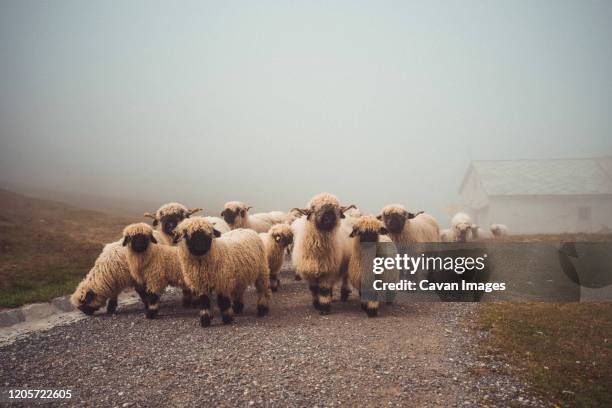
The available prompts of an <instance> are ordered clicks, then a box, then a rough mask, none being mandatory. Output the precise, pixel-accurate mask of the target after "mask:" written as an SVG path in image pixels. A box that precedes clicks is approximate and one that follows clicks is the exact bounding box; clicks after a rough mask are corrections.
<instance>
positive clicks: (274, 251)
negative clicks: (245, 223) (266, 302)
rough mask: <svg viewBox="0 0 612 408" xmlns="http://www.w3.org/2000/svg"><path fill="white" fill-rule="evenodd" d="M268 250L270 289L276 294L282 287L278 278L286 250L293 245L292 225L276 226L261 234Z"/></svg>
mask: <svg viewBox="0 0 612 408" xmlns="http://www.w3.org/2000/svg"><path fill="white" fill-rule="evenodd" d="M259 237H260V238H261V240H262V241H263V243H264V247H265V248H266V258H267V260H268V267H269V269H270V289H272V292H276V291H277V290H278V287H279V285H280V278H279V276H278V274H279V272H280V269H281V267H282V266H283V260H284V255H285V249H286V248H287V247H288V246H289V245H291V244H292V243H293V230H292V229H291V226H290V225H287V224H276V225H273V226H272V227H271V228H270V230H269V231H268V232H261V233H259Z"/></svg>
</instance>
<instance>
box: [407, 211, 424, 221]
mask: <svg viewBox="0 0 612 408" xmlns="http://www.w3.org/2000/svg"><path fill="white" fill-rule="evenodd" d="M424 212H425V211H419V212H418V213H416V214H413V213H411V212H409V213H408V219H409V220H411V219H413V218H414V217H416V216H417V215H421V214H423V213H424Z"/></svg>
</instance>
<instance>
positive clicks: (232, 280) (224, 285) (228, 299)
mask: <svg viewBox="0 0 612 408" xmlns="http://www.w3.org/2000/svg"><path fill="white" fill-rule="evenodd" d="M175 235H176V236H175V242H177V243H178V250H179V259H180V262H181V266H182V270H183V279H184V280H185V283H186V284H187V286H188V287H189V288H190V289H191V291H192V292H193V293H194V295H196V296H197V297H198V302H199V306H200V324H201V325H202V326H204V327H206V326H210V323H211V320H212V317H213V316H212V309H211V306H210V298H211V296H212V292H213V291H215V292H216V293H217V305H218V306H219V310H220V311H221V317H222V319H223V323H225V324H228V323H231V322H232V320H233V317H232V307H233V312H234V313H236V314H239V313H241V312H242V309H243V307H244V303H243V294H244V291H245V290H246V288H247V287H248V286H250V285H255V289H256V290H257V315H258V316H263V315H265V314H267V313H268V311H269V301H270V272H269V269H268V262H267V259H266V252H265V248H264V244H263V242H262V241H261V239H260V238H259V235H258V234H257V233H256V232H255V231H252V230H250V229H243V228H240V229H237V230H233V231H230V232H227V233H225V234H223V235H221V232H219V231H217V230H216V229H215V228H214V227H213V224H212V223H210V222H209V221H207V220H206V219H204V218H202V217H194V218H188V219H185V220H184V221H183V222H181V223H180V224H179V225H178V227H177V229H176V234H175Z"/></svg>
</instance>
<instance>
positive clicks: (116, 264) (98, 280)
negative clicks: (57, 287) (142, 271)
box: [70, 241, 144, 315]
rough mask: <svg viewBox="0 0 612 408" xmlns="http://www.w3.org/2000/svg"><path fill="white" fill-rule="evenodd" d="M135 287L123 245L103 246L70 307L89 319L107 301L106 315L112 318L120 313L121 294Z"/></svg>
mask: <svg viewBox="0 0 612 408" xmlns="http://www.w3.org/2000/svg"><path fill="white" fill-rule="evenodd" d="M134 285H135V282H134V280H133V279H132V277H131V275H130V271H129V269H128V265H127V260H126V253H125V249H124V248H123V247H122V246H121V241H117V242H112V243H110V244H106V245H105V246H104V249H102V252H101V253H100V255H99V256H98V258H97V259H96V261H95V263H94V265H93V267H92V268H91V269H90V271H89V273H88V274H87V275H86V276H85V278H84V279H83V280H82V281H81V282H80V283H79V285H78V286H77V288H76V290H75V291H74V293H73V294H72V296H71V297H70V303H72V305H73V306H74V307H76V308H77V309H79V310H80V311H81V312H83V313H85V314H86V315H92V314H94V312H96V311H97V310H98V309H100V308H101V307H102V306H104V305H105V304H106V302H107V300H108V305H107V306H106V312H107V313H109V314H112V313H115V311H116V309H117V297H118V295H119V293H121V291H123V290H124V289H127V288H130V287H133V286H134ZM143 301H144V299H143Z"/></svg>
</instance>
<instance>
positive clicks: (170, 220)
mask: <svg viewBox="0 0 612 408" xmlns="http://www.w3.org/2000/svg"><path fill="white" fill-rule="evenodd" d="M184 219H185V216H184V215H183V214H169V215H166V216H165V217H163V218H162V220H161V224H162V231H164V234H166V235H170V236H172V235H173V234H174V229H175V228H176V226H177V225H179V224H180V223H181V221H183V220H184Z"/></svg>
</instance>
